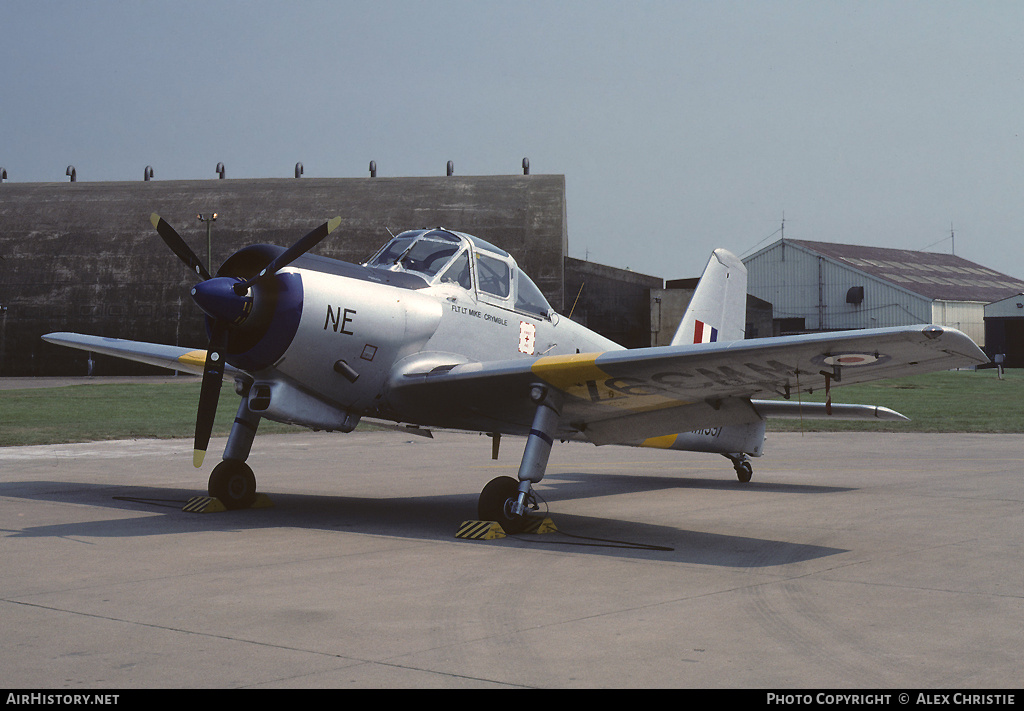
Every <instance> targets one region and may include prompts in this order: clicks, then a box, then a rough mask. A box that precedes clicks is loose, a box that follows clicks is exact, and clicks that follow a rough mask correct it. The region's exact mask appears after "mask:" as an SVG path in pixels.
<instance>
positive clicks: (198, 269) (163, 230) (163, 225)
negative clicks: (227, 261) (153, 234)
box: [149, 212, 210, 280]
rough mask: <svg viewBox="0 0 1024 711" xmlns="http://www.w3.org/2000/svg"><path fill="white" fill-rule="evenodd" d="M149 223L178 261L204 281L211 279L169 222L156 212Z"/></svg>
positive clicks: (150, 217)
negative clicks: (176, 256)
mask: <svg viewBox="0 0 1024 711" xmlns="http://www.w3.org/2000/svg"><path fill="white" fill-rule="evenodd" d="M149 221H150V222H152V223H153V227H155V228H156V231H157V232H158V233H160V237H162V238H163V240H164V244H166V245H167V246H168V247H170V248H171V251H172V252H174V253H175V254H176V255H178V259H180V260H181V261H183V262H185V264H186V265H187V266H188V268H189V269H190V270H191V271H193V272H195V273H196V274H198V275H199V276H200V277H202V278H203V280H206V279H209V278H210V272H208V271H206V267H204V266H203V263H202V262H201V261H199V257H197V256H196V255H195V252H193V251H192V250H191V249H189V247H188V245H187V244H185V240H183V239H182V238H181V235H179V234H178V233H177V231H176V230H175V229H174V228H173V227H171V226H170V224H168V222H167V221H166V220H165V219H164V218H162V217H160V215H158V214H156V213H155V212H154V213H153V214H152V215H150V216H149Z"/></svg>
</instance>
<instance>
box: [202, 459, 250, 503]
mask: <svg viewBox="0 0 1024 711" xmlns="http://www.w3.org/2000/svg"><path fill="white" fill-rule="evenodd" d="M210 496H213V497H216V498H218V499H220V502H221V503H222V504H224V508H227V509H247V508H249V507H250V506H252V505H253V503H254V502H255V501H256V477H255V476H254V475H253V473H252V469H250V468H249V465H248V464H246V463H245V462H240V461H238V460H236V459H225V460H224V461H223V462H221V463H220V464H218V465H217V466H215V467H214V468H213V472H212V473H211V474H210Z"/></svg>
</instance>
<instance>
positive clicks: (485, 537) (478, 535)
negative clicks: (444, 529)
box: [455, 521, 505, 541]
mask: <svg viewBox="0 0 1024 711" xmlns="http://www.w3.org/2000/svg"><path fill="white" fill-rule="evenodd" d="M455 537H456V538H469V539H472V540H475V541H491V540H494V539H495V538H504V537H505V529H503V528H502V527H501V524H500V523H498V522H497V521H463V522H462V525H461V526H459V530H458V531H457V532H456V534H455Z"/></svg>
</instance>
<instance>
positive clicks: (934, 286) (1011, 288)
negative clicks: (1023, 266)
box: [786, 239, 1024, 303]
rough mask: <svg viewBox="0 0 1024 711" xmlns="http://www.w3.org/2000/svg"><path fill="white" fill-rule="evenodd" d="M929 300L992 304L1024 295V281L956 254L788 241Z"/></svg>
mask: <svg viewBox="0 0 1024 711" xmlns="http://www.w3.org/2000/svg"><path fill="white" fill-rule="evenodd" d="M786 242H788V243H790V244H793V245H797V246H800V247H803V248H805V249H808V250H810V251H812V252H817V253H818V254H820V255H822V256H824V257H828V258H830V259H832V260H834V261H836V262H839V263H840V264H845V265H849V266H851V267H853V268H854V269H858V270H860V271H862V272H866V273H868V274H870V275H871V276H874V277H877V278H879V279H883V280H885V281H888V282H891V283H893V284H896V285H897V286H900V287H902V288H904V289H907V290H908V291H912V292H914V293H915V294H920V295H921V296H924V297H925V298H928V299H933V300H943V301H981V302H984V303H991V302H993V301H998V300H1000V299H1005V298H1006V297H1008V296H1011V295H1013V294H1015V293H1020V292H1024V281H1021V280H1020V279H1016V278H1014V277H1011V276H1007V275H1006V274H1000V273H999V272H997V271H995V270H993V269H989V268H988V267H983V266H981V265H979V264H975V263H974V262H969V261H967V260H966V259H964V258H962V257H957V256H956V255H953V254H940V253H937V252H913V251H910V250H907V249H889V248H887V247H862V246H859V245H852V244H833V243H831V242H811V241H808V240H796V239H787V240H786Z"/></svg>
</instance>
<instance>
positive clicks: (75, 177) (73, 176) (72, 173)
mask: <svg viewBox="0 0 1024 711" xmlns="http://www.w3.org/2000/svg"><path fill="white" fill-rule="evenodd" d="M64 175H70V176H71V182H72V183H73V182H75V181H77V180H78V171H77V170H75V166H73V165H69V166H68V169H67V170H65V171H64Z"/></svg>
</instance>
